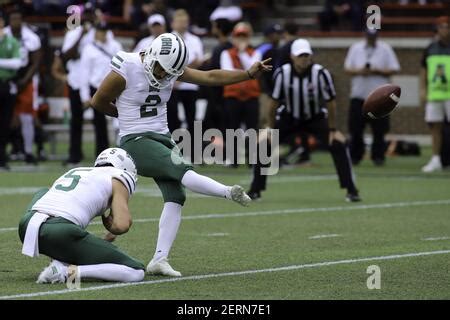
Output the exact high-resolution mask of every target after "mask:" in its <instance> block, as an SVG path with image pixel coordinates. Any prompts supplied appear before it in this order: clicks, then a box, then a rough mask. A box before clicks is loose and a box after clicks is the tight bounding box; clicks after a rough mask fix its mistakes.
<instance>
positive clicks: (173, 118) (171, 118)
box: [167, 90, 202, 161]
mask: <svg viewBox="0 0 450 320" xmlns="http://www.w3.org/2000/svg"><path fill="white" fill-rule="evenodd" d="M197 97H198V91H197V90H173V91H172V96H171V97H170V99H169V101H167V125H168V127H169V130H170V133H173V132H174V131H175V130H176V129H179V128H180V127H181V121H180V119H179V118H178V102H181V103H182V104H183V108H184V114H185V116H186V124H187V130H188V131H189V134H190V135H191V156H190V158H191V159H190V160H191V161H193V160H194V139H200V141H202V137H194V122H195V113H196V102H197Z"/></svg>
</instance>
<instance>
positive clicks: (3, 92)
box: [0, 80, 16, 166]
mask: <svg viewBox="0 0 450 320" xmlns="http://www.w3.org/2000/svg"><path fill="white" fill-rule="evenodd" d="M0 97H1V103H0V128H1V130H0V166H5V165H6V162H7V156H6V145H7V144H8V139H9V132H10V127H11V120H12V116H13V110H14V105H15V101H16V95H15V94H11V93H10V83H9V81H4V80H0Z"/></svg>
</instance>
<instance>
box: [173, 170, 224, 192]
mask: <svg viewBox="0 0 450 320" xmlns="http://www.w3.org/2000/svg"><path fill="white" fill-rule="evenodd" d="M181 183H182V184H183V185H184V186H185V187H186V188H188V189H189V190H191V191H194V192H197V193H201V194H205V195H208V196H215V197H220V198H229V197H230V190H231V187H228V186H226V185H223V184H221V183H219V182H217V181H215V180H213V179H211V178H208V177H205V176H202V175H200V174H198V173H196V172H195V171H193V170H189V171H187V172H186V173H185V174H184V176H183V179H181Z"/></svg>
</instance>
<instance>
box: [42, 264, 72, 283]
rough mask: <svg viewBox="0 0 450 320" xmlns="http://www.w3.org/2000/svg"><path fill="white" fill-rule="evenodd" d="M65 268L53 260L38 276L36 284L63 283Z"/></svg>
mask: <svg viewBox="0 0 450 320" xmlns="http://www.w3.org/2000/svg"><path fill="white" fill-rule="evenodd" d="M66 270H67V268H66V267H65V266H64V265H63V264H62V263H61V262H59V261H56V260H53V261H52V262H51V263H50V265H49V266H48V267H46V268H45V269H44V270H43V271H42V272H41V274H40V275H39V277H38V279H37V281H36V283H65V282H66V278H67V272H66Z"/></svg>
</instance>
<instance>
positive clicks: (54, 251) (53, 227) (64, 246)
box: [19, 189, 144, 270]
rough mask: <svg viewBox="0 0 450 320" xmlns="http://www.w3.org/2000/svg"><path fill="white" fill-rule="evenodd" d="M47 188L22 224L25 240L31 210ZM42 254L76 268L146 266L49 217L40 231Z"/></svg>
mask: <svg viewBox="0 0 450 320" xmlns="http://www.w3.org/2000/svg"><path fill="white" fill-rule="evenodd" d="M47 191H48V189H41V190H39V191H38V192H37V193H36V194H35V196H34V197H33V200H32V202H31V203H30V205H29V209H28V211H27V212H26V213H25V215H24V216H23V218H22V219H21V221H20V223H19V237H20V240H21V241H22V243H23V241H24V238H25V232H26V229H27V226H28V222H29V221H30V219H31V217H32V216H33V214H34V213H35V211H32V210H30V209H31V207H32V206H33V204H34V203H35V202H36V201H37V200H38V199H40V198H41V197H42V196H43V195H44V194H45V193H46V192H47ZM39 252H40V253H41V254H45V255H46V256H49V257H50V258H52V259H56V260H58V261H61V262H65V263H69V264H74V265H93V264H101V263H113V264H120V265H125V266H128V267H130V268H133V269H142V270H144V265H143V264H142V263H141V262H140V261H138V260H136V259H134V258H132V257H130V256H128V255H127V254H126V253H124V252H123V251H121V250H120V249H119V248H117V247H116V246H115V245H113V244H112V243H110V242H108V241H105V240H103V239H100V238H98V237H96V236H94V235H93V234H91V233H89V232H87V231H86V230H84V229H83V228H81V227H80V226H78V225H76V224H74V223H73V222H71V221H69V220H67V219H64V218H61V217H50V218H48V219H47V220H46V221H45V222H44V223H43V224H42V225H41V227H40V229H39Z"/></svg>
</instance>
